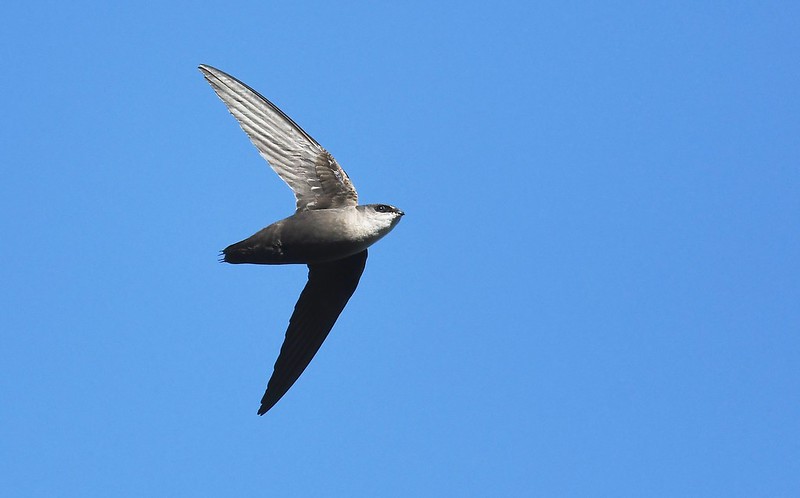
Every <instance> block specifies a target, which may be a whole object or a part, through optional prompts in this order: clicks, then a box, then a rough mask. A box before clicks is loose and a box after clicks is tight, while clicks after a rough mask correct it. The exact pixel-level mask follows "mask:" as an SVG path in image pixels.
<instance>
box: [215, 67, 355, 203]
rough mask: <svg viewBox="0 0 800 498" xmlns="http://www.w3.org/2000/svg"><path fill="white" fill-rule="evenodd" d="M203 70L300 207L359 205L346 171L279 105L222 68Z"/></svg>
mask: <svg viewBox="0 0 800 498" xmlns="http://www.w3.org/2000/svg"><path fill="white" fill-rule="evenodd" d="M199 69H200V72H202V73H203V76H204V77H205V78H206V80H207V81H208V82H209V84H210V85H211V87H212V88H213V89H214V91H215V92H216V93H217V95H218V96H219V98H220V99H222V102H224V103H225V106H226V107H227V108H228V110H229V111H230V113H231V114H233V117H234V118H236V121H238V122H239V125H240V126H241V127H242V130H244V132H245V133H247V136H248V137H250V141H251V142H252V143H253V145H255V146H256V149H258V152H259V154H261V157H263V158H264V159H265V160H266V161H267V163H268V164H269V165H270V167H271V168H272V169H273V170H275V172H276V173H277V174H278V176H280V177H281V179H282V180H283V181H284V182H286V184H287V185H289V188H291V189H292V191H293V192H294V195H295V199H296V201H297V211H305V210H310V209H329V208H337V207H346V206H355V205H357V204H358V194H357V193H356V189H355V187H354V186H353V183H352V182H351V181H350V178H349V177H348V176H347V173H345V171H344V169H342V167H341V166H339V163H337V162H336V160H335V159H334V158H333V156H332V155H331V154H330V153H329V152H328V151H326V150H325V149H324V148H323V147H322V146H321V145H320V144H319V143H318V142H317V141H316V140H314V139H313V138H312V137H311V135H309V134H308V133H306V132H305V131H304V130H303V129H302V128H300V126H298V125H297V123H295V122H294V121H292V119H291V118H290V117H289V116H287V115H286V114H284V113H283V111H281V110H280V109H278V107H277V106H275V104H273V103H272V102H270V101H269V100H267V99H266V98H264V97H262V96H261V95H260V94H259V93H258V92H256V91H255V90H253V89H252V88H250V87H249V86H247V85H245V84H244V83H242V82H241V81H239V80H237V79H236V78H234V77H233V76H231V75H229V74H226V73H224V72H223V71H220V70H219V69H215V68H213V67H211V66H207V65H201V66H200V68H199Z"/></svg>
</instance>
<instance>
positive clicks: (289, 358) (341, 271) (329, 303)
mask: <svg viewBox="0 0 800 498" xmlns="http://www.w3.org/2000/svg"><path fill="white" fill-rule="evenodd" d="M366 263H367V251H366V249H365V250H364V251H362V252H360V253H358V254H355V255H353V256H349V257H347V258H344V259H340V260H337V261H331V262H329V263H321V264H315V265H308V283H307V284H306V286H305V288H304V289H303V292H302V293H301V294H300V299H298V300H297V304H296V305H295V306H294V313H292V318H290V319H289V328H288V329H287V330H286V339H284V341H283V346H281V353H280V355H278V360H277V361H276V362H275V369H274V370H273V372H272V377H270V379H269V383H268V384H267V391H266V392H265V393H264V397H263V398H262V399H261V408H259V410H258V414H259V415H263V414H265V413H267V410H269V409H270V408H272V407H273V406H275V403H277V402H278V400H280V399H281V397H282V396H283V395H284V394H286V391H288V390H289V388H290V387H292V384H294V383H295V381H296V380H297V379H298V378H299V377H300V374H302V373H303V371H304V370H305V369H306V367H307V366H308V364H309V363H310V362H311V359H312V358H313V357H314V355H315V354H316V353H317V351H318V350H319V348H320V346H322V342H323V341H324V340H325V338H326V337H328V332H330V331H331V328H333V324H334V323H336V319H337V318H339V314H341V312H342V310H343V309H344V306H345V305H346V304H347V301H348V300H349V299H350V296H352V295H353V292H355V290H356V286H358V281H359V280H360V279H361V274H362V273H363V272H364V265H366Z"/></svg>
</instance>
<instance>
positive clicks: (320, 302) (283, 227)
mask: <svg viewBox="0 0 800 498" xmlns="http://www.w3.org/2000/svg"><path fill="white" fill-rule="evenodd" d="M199 69H200V72H202V73H203V76H204V77H205V78H206V80H207V81H208V82H209V83H210V84H211V87H212V88H213V89H214V91H215V92H216V93H217V95H218V96H219V98H220V99H222V101H223V102H224V103H225V105H226V106H227V107H228V110H229V111H230V113H231V114H233V117H235V118H236V120H237V121H238V122H239V124H240V125H241V127H242V129H243V130H244V132H245V133H247V136H248V137H250V141H251V142H253V145H255V146H256V148H257V149H258V152H259V153H260V154H261V157H263V158H264V159H265V160H266V161H267V163H269V165H270V167H271V168H272V169H273V170H274V171H275V173H277V174H278V176H280V177H281V179H282V180H283V181H284V182H286V184H287V185H289V187H290V188H291V189H292V191H293V192H294V196H295V199H296V201H297V205H296V208H297V209H296V211H295V213H294V214H293V215H292V216H289V217H288V218H285V219H283V220H280V221H277V222H275V223H273V224H271V225H269V226H268V227H266V228H264V229H262V230H260V231H258V232H256V233H255V234H254V235H252V236H250V237H248V238H246V239H244V240H242V241H241V242H237V243H235V244H232V245H230V246H228V247H226V248H225V249H224V250H223V251H222V260H223V261H225V262H226V263H234V264H238V263H253V264H261V265H283V264H305V265H308V282H307V283H306V286H305V288H304V289H303V292H302V293H301V294H300V298H299V299H298V300H297V304H295V307H294V312H293V313H292V317H291V318H290V319H289V327H288V328H287V329H286V338H285V339H284V341H283V345H282V346H281V351H280V354H279V355H278V360H277V361H276V362H275V367H274V370H273V372H272V376H271V377H270V379H269V382H268V384H267V390H266V392H265V393H264V397H263V398H262V399H261V407H260V408H259V410H258V414H259V415H263V414H265V413H266V412H267V411H268V410H269V409H270V408H272V407H273V406H275V403H277V402H278V400H280V399H281V397H282V396H283V395H284V394H286V391H288V390H289V388H290V387H292V384H294V383H295V381H296V380H297V379H298V377H300V374H302V373H303V370H305V369H306V367H307V366H308V364H309V362H310V361H311V359H312V358H313V357H314V354H316V352H317V350H319V348H320V346H321V345H322V342H323V341H324V340H325V337H327V336H328V332H330V330H331V328H332V327H333V324H334V323H335V322H336V319H337V318H338V317H339V314H340V313H341V312H342V310H343V309H344V307H345V305H346V304H347V301H348V300H349V299H350V296H352V295H353V292H354V291H355V290H356V286H357V285H358V281H359V279H360V278H361V274H362V273H363V271H364V265H365V264H366V262H367V248H368V247H369V246H371V245H372V244H374V243H375V242H377V241H378V240H379V239H380V238H381V237H383V236H384V235H386V234H387V233H389V232H390V231H391V230H392V229H393V228H394V227H395V225H397V223H398V222H399V221H400V218H401V217H402V216H403V214H404V213H403V211H401V210H399V209H398V208H396V207H394V206H390V205H388V204H364V205H359V204H358V194H357V193H356V189H355V187H353V183H352V182H351V181H350V178H349V177H348V176H347V173H345V171H344V170H343V169H342V167H341V166H339V163H337V162H336V160H335V159H334V158H333V156H332V155H331V154H330V153H329V152H328V151H327V150H325V149H324V148H322V146H321V145H320V144H319V143H317V141H316V140H314V139H313V138H311V136H310V135H309V134H308V133H306V132H305V131H303V129H302V128H300V127H299V126H298V125H297V124H296V123H295V122H294V121H292V119H291V118H289V116H287V115H286V114H284V113H283V112H282V111H281V110H280V109H278V107H276V106H275V104H273V103H272V102H270V101H269V100H267V99H265V98H264V97H262V96H261V95H260V94H259V93H258V92H256V91H255V90H253V89H252V88H250V87H249V86H247V85H245V84H244V83H242V82H241V81H239V80H237V79H236V78H234V77H233V76H230V75H228V74H226V73H224V72H222V71H220V70H219V69H215V68H213V67H211V66H207V65H204V64H203V65H200V67H199Z"/></svg>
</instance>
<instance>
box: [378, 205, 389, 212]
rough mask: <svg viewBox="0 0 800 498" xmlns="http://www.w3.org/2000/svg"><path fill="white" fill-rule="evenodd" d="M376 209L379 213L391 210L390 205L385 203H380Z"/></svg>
mask: <svg viewBox="0 0 800 498" xmlns="http://www.w3.org/2000/svg"><path fill="white" fill-rule="evenodd" d="M375 210H376V211H377V212H379V213H385V212H386V211H388V210H389V206H387V205H385V204H378V207H376V208H375Z"/></svg>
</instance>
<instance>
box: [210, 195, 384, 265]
mask: <svg viewBox="0 0 800 498" xmlns="http://www.w3.org/2000/svg"><path fill="white" fill-rule="evenodd" d="M372 213H373V211H372V210H371V207H370V206H350V207H344V208H334V209H319V210H313V211H300V212H298V213H295V214H293V215H292V216H289V217H288V218H284V219H282V220H280V221H277V222H275V223H273V224H271V225H269V226H268V227H266V228H263V229H262V230H259V231H258V232H256V233H255V234H253V235H252V236H250V237H248V238H246V239H245V240H242V241H241V242H237V243H235V244H232V245H230V246H228V247H227V248H225V250H224V251H223V254H224V261H225V262H226V263H256V264H264V265H281V264H293V263H294V264H298V263H301V264H309V263H325V262H328V261H334V260H337V259H342V258H345V257H347V256H352V255H353V254H356V253H359V252H361V251H363V250H365V249H366V248H367V247H369V246H371V245H372V244H374V243H375V242H377V241H378V240H379V239H380V238H381V237H383V236H384V235H386V234H387V233H389V231H390V230H391V229H392V228H394V225H396V224H397V222H398V221H399V220H400V218H399V217H397V218H394V219H386V218H385V217H376V216H371V214H372Z"/></svg>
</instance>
